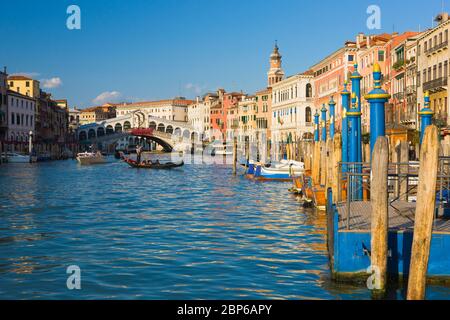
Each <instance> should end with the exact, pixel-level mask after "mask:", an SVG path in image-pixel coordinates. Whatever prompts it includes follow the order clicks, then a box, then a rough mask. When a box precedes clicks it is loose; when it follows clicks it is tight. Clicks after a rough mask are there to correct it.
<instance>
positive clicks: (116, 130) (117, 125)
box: [114, 123, 122, 132]
mask: <svg viewBox="0 0 450 320" xmlns="http://www.w3.org/2000/svg"><path fill="white" fill-rule="evenodd" d="M114 131H115V132H122V125H121V124H120V123H116V125H115V126H114Z"/></svg>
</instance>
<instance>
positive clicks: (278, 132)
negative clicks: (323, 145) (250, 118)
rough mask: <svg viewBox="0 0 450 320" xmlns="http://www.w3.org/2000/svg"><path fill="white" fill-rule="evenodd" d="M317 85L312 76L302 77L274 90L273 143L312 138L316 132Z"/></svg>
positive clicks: (284, 81)
mask: <svg viewBox="0 0 450 320" xmlns="http://www.w3.org/2000/svg"><path fill="white" fill-rule="evenodd" d="M313 81H314V78H313V76H312V75H310V73H300V74H297V75H294V76H291V77H288V78H286V79H284V80H282V81H280V82H278V83H276V84H274V85H273V86H272V112H271V116H272V119H271V140H272V142H274V143H276V142H286V141H287V140H288V139H289V140H291V141H295V140H297V139H305V138H307V139H309V138H311V136H312V133H313V131H314V126H313V119H312V114H313V110H314V101H313V96H312V94H313V91H314V85H313Z"/></svg>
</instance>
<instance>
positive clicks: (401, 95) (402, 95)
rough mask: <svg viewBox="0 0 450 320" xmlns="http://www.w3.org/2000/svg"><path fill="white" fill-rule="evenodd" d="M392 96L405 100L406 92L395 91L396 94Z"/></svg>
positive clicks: (395, 98) (398, 99)
mask: <svg viewBox="0 0 450 320" xmlns="http://www.w3.org/2000/svg"><path fill="white" fill-rule="evenodd" d="M392 97H393V98H394V100H397V101H400V100H403V99H404V98H405V93H404V92H397V93H394V95H393V96H392Z"/></svg>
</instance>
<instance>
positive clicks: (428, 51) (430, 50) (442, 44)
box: [425, 40, 448, 56]
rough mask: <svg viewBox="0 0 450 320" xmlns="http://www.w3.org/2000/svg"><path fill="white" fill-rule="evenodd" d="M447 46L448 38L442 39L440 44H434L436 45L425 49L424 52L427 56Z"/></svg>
mask: <svg viewBox="0 0 450 320" xmlns="http://www.w3.org/2000/svg"><path fill="white" fill-rule="evenodd" d="M447 48H448V40H447V41H444V42H442V43H440V44H438V45H436V46H434V47H432V48H429V49H428V50H427V51H425V54H426V55H427V56H431V55H432V54H435V53H437V52H439V51H441V50H444V49H447Z"/></svg>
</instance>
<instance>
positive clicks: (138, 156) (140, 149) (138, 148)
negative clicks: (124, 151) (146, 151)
mask: <svg viewBox="0 0 450 320" xmlns="http://www.w3.org/2000/svg"><path fill="white" fill-rule="evenodd" d="M141 154H142V147H141V146H138V147H137V148H136V155H137V159H136V161H137V163H141Z"/></svg>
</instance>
